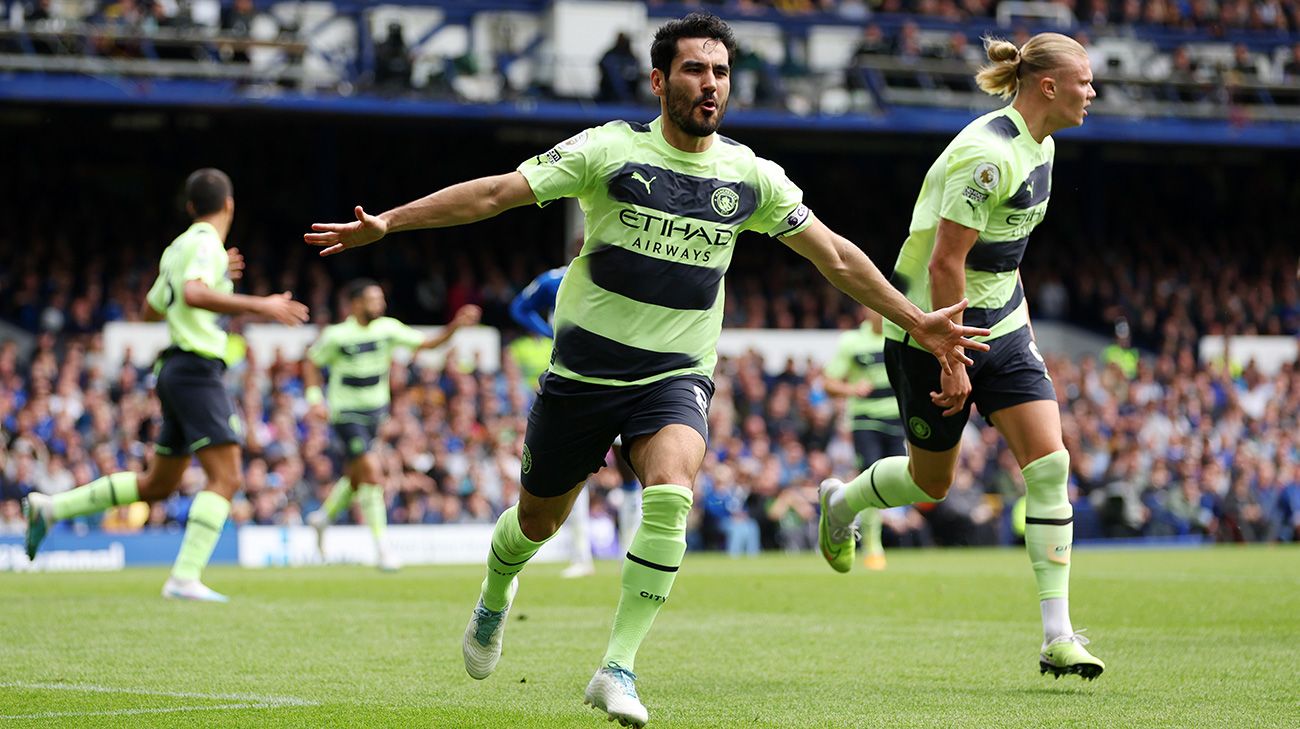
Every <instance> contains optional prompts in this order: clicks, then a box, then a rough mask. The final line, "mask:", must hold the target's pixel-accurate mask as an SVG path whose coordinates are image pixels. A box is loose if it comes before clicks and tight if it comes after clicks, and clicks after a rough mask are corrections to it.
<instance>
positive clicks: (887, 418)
mask: <svg viewBox="0 0 1300 729" xmlns="http://www.w3.org/2000/svg"><path fill="white" fill-rule="evenodd" d="M826 376H827V377H832V378H834V379H836V380H842V381H844V382H847V383H849V384H851V385H855V384H857V383H859V382H869V383H871V393H870V394H869V395H867V396H866V397H850V398H849V405H848V408H849V418H850V420H851V422H852V425H853V430H878V431H881V432H884V433H890V434H894V435H902V433H903V429H902V426H901V424H900V421H899V417H898V400H896V399H895V398H894V390H893V388H892V387H890V385H889V373H888V372H886V370H885V335H884V334H883V333H881V334H876V333H875V332H874V331H872V329H871V324H870V323H863V325H862V326H861V327H859V328H858V329H855V330H853V331H848V332H844V333H843V334H841V335H840V338H839V343H838V346H837V347H836V349H835V356H834V357H832V358H831V361H830V362H828V363H827V364H826Z"/></svg>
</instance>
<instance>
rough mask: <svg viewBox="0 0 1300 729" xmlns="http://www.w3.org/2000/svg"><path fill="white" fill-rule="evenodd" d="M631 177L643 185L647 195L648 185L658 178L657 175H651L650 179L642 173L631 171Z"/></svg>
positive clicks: (648, 191) (648, 192)
mask: <svg viewBox="0 0 1300 729" xmlns="http://www.w3.org/2000/svg"><path fill="white" fill-rule="evenodd" d="M632 179H634V180H636V181H637V182H639V183H641V184H642V185H645V192H646V194H647V195H649V194H650V185H651V184H652V183H653V182H654V181H655V180H657V179H659V175H655V176H654V177H651V178H650V179H648V180H647V179H646V178H645V177H644V176H642V174H641V173H640V172H633V173H632Z"/></svg>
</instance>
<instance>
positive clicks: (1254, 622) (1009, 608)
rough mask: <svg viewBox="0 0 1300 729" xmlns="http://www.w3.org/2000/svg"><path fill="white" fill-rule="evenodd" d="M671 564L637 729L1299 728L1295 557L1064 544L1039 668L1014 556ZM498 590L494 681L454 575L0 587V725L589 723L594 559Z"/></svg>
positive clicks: (30, 579)
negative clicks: (1056, 633)
mask: <svg viewBox="0 0 1300 729" xmlns="http://www.w3.org/2000/svg"><path fill="white" fill-rule="evenodd" d="M889 560H890V565H889V570H888V571H886V572H884V573H868V572H866V571H864V570H862V569H861V567H860V566H859V567H857V568H855V570H854V571H853V572H852V573H850V574H849V575H838V574H835V573H832V572H831V571H830V569H829V568H827V567H826V566H825V565H824V564H823V563H822V562H821V560H820V558H818V557H817V556H815V555H804V556H765V557H762V558H758V559H752V560H739V561H731V560H728V559H726V558H724V557H720V556H714V555H707V556H705V555H696V554H690V555H687V560H686V563H685V565H684V566H683V569H682V572H681V575H680V576H679V578H678V580H677V584H676V586H675V588H674V589H673V594H672V599H671V600H670V601H669V603H668V605H667V606H666V607H665V609H664V611H663V612H662V613H661V614H660V616H659V620H658V622H657V623H656V625H655V627H654V630H653V632H651V634H650V638H649V640H648V641H647V642H646V644H645V646H644V647H643V648H642V650H641V653H640V656H639V657H638V662H637V671H638V674H639V676H640V680H639V682H638V687H639V689H640V692H641V696H642V700H643V701H644V702H645V703H646V705H647V706H648V707H649V710H650V725H651V726H652V727H665V728H666V727H731V726H745V727H751V726H764V727H1198V728H1199V727H1296V726H1300V550H1298V549H1296V548H1282V547H1278V548H1249V549H1239V548H1216V549H1190V550H1169V551H1157V550H1145V549H1144V550H1133V551H1120V550H1113V551H1112V550H1096V549H1094V550H1087V549H1082V550H1079V551H1078V552H1077V554H1076V555H1075V564H1074V579H1073V593H1074V594H1073V598H1072V612H1073V614H1074V615H1073V617H1074V620H1075V625H1076V627H1079V626H1084V627H1087V628H1088V629H1089V630H1088V633H1087V634H1088V635H1089V636H1091V638H1092V641H1093V643H1092V646H1091V648H1092V649H1095V652H1096V654H1097V655H1099V656H1100V657H1101V658H1102V659H1103V660H1105V661H1106V664H1107V668H1106V672H1105V674H1103V675H1102V676H1101V678H1099V679H1098V680H1096V681H1095V682H1092V683H1085V682H1083V681H1081V680H1080V679H1079V678H1078V677H1074V676H1069V677H1065V678H1061V679H1059V680H1054V679H1053V678H1052V677H1051V676H1040V675H1039V673H1038V663H1037V657H1038V647H1039V640H1040V633H1039V616H1038V606H1037V600H1036V599H1035V593H1034V586H1033V578H1032V576H1031V572H1030V569H1029V563H1028V559H1027V558H1026V557H1025V555H1024V554H1023V553H1022V552H1021V551H1019V550H967V551H933V550H931V551H921V552H901V551H900V552H893V553H891V554H890V556H889ZM560 567H561V565H535V566H534V567H532V568H530V569H529V570H528V571H527V573H525V575H524V578H523V579H522V581H521V589H520V593H519V598H518V600H517V601H516V605H515V609H514V610H513V612H512V614H511V616H510V623H509V627H508V630H507V633H506V642H505V655H504V656H503V657H502V660H501V664H500V666H499V667H498V669H497V672H496V673H495V674H494V675H493V676H491V677H490V678H488V679H487V680H486V681H481V682H480V681H474V680H471V679H470V678H469V677H467V676H466V675H465V672H464V669H463V668H462V666H461V658H460V637H461V634H462V631H463V630H464V628H465V622H466V619H467V617H468V615H469V611H470V609H471V608H472V607H473V602H474V599H475V596H476V591H477V585H478V583H479V581H480V575H481V568H479V567H417V568H408V569H406V570H404V571H403V572H401V573H398V574H396V575H385V574H379V573H377V572H374V571H372V570H369V569H364V568H359V567H355V568H354V567H330V568H314V569H296V570H263V571H249V570H242V569H237V568H228V567H223V568H212V569H210V570H208V572H207V573H206V575H205V577H206V579H207V581H208V583H209V584H210V585H212V586H213V587H214V588H216V589H218V590H221V591H224V592H226V593H227V594H229V595H231V597H232V602H231V603H230V604H229V605H224V606H223V605H198V604H178V603H172V602H166V601H164V600H162V599H161V598H160V597H158V591H159V589H160V587H161V585H162V582H163V579H164V577H165V571H164V570H162V569H132V570H127V571H125V572H119V573H108V574H0V596H2V597H3V599H2V600H0V629H3V635H4V638H3V643H2V644H0V645H2V646H3V649H2V650H0V726H2V727H9V726H13V727H28V726H31V727H36V726H39V727H62V726H69V727H132V729H139V727H154V726H178V727H179V726H184V727H203V726H223V727H224V726H248V727H317V726H337V727H416V726H419V727H548V728H549V727H599V726H609V725H608V724H606V723H605V722H604V715H603V714H600V713H597V712H595V711H594V710H592V709H589V708H587V707H585V706H583V705H582V690H583V688H584V687H585V685H586V682H587V680H588V679H589V678H590V677H591V673H592V671H593V670H594V669H595V668H596V664H597V662H598V661H599V659H600V657H601V655H602V652H603V651H604V647H605V640H606V638H607V636H608V632H609V626H610V621H611V618H612V615H613V608H614V604H615V602H616V601H617V598H618V565H617V564H615V563H609V564H603V565H601V566H600V570H599V572H598V574H597V575H596V576H595V577H591V578H586V579H583V580H577V581H569V580H562V579H560V577H559V570H560Z"/></svg>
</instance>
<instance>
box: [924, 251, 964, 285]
mask: <svg viewBox="0 0 1300 729" xmlns="http://www.w3.org/2000/svg"><path fill="white" fill-rule="evenodd" d="M964 268H965V262H963V261H959V260H956V259H954V258H950V257H948V256H936V257H934V258H931V259H930V266H929V269H930V280H931V281H951V280H954V279H955V278H957V277H958V276H959V275H961V273H962V272H963V269H964Z"/></svg>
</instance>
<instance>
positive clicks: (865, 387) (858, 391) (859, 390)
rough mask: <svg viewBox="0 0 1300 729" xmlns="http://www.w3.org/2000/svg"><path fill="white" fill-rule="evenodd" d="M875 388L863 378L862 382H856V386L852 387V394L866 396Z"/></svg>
mask: <svg viewBox="0 0 1300 729" xmlns="http://www.w3.org/2000/svg"><path fill="white" fill-rule="evenodd" d="M875 389H876V388H874V387H872V386H871V383H870V382H867V381H865V380H863V381H862V382H859V383H858V386H857V387H856V388H854V390H853V394H854V396H856V397H866V396H868V395H870V394H871V392H872V391H873V390H875Z"/></svg>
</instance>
